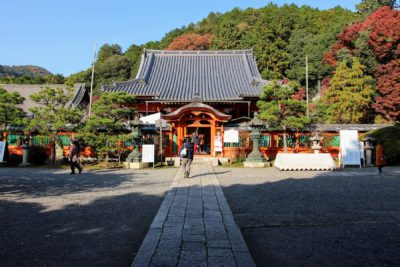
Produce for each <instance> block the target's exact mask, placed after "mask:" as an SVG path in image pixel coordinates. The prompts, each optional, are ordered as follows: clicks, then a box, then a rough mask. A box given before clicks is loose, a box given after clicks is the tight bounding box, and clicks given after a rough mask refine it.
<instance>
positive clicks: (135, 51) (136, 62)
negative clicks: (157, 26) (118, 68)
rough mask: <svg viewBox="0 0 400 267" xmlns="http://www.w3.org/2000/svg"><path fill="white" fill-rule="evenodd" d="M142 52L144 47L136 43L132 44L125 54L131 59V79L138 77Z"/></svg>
mask: <svg viewBox="0 0 400 267" xmlns="http://www.w3.org/2000/svg"><path fill="white" fill-rule="evenodd" d="M142 53H143V47H141V46H137V45H134V44H133V45H131V46H130V47H129V48H128V49H127V50H126V52H125V53H124V56H125V57H126V58H127V59H128V60H129V61H130V64H131V74H130V77H129V79H134V78H135V77H136V74H137V72H138V70H139V66H140V60H141V55H142Z"/></svg>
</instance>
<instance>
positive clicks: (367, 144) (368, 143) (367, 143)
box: [362, 136, 375, 167]
mask: <svg viewBox="0 0 400 267" xmlns="http://www.w3.org/2000/svg"><path fill="white" fill-rule="evenodd" d="M362 141H363V142H364V150H365V166H367V167H371V166H374V165H373V164H372V150H373V149H374V141H375V138H373V137H372V136H366V137H364V138H363V139H362Z"/></svg>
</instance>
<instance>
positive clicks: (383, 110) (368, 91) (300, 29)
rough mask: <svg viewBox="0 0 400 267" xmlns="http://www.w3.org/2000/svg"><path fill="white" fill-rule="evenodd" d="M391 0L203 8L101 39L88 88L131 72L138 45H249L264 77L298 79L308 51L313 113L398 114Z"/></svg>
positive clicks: (348, 116) (334, 117)
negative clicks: (124, 42) (169, 26)
mask: <svg viewBox="0 0 400 267" xmlns="http://www.w3.org/2000/svg"><path fill="white" fill-rule="evenodd" d="M396 3H397V2H396V1H393V0H364V1H361V3H360V4H359V5H357V10H358V12H352V11H350V10H346V9H343V8H341V7H336V8H333V9H329V10H319V9H316V8H311V7H308V6H301V7H299V6H296V5H294V4H292V5H283V6H277V5H275V4H272V3H270V4H268V5H266V6H265V7H263V8H259V9H254V8H248V9H245V10H242V9H238V8H235V9H233V10H231V11H229V12H226V13H224V14H220V13H210V14H209V15H208V16H207V17H206V18H204V19H203V20H201V21H199V22H197V23H192V24H189V25H187V26H184V27H182V28H177V29H174V30H172V31H170V32H168V33H167V34H166V35H165V36H164V37H163V38H162V39H161V40H160V41H152V42H148V43H146V44H142V45H136V44H132V45H131V46H130V47H129V48H128V49H127V50H126V51H122V48H121V47H120V46H119V45H118V44H111V45H110V44H105V45H103V46H102V47H101V48H100V50H99V53H98V57H97V60H96V62H95V68H96V71H95V88H96V92H95V94H96V93H97V90H98V89H99V88H100V86H101V85H104V84H112V83H113V82H117V81H125V80H129V79H134V78H135V76H136V73H137V70H138V68H139V63H140V56H141V54H142V52H143V49H144V48H146V49H170V50H181V49H182V50H207V49H211V50H218V49H249V48H251V49H253V53H254V55H255V57H256V60H257V64H258V67H259V70H260V73H261V76H262V77H263V78H264V79H269V80H273V79H284V78H288V79H289V80H292V81H297V82H299V83H300V84H301V85H303V86H304V85H305V58H306V56H308V64H309V65H308V69H309V88H310V94H311V96H314V95H316V93H317V88H319V87H318V85H319V84H320V83H319V82H321V84H322V95H324V94H325V95H326V96H325V97H322V99H321V100H320V101H318V102H315V103H314V106H313V108H314V109H313V116H314V117H315V118H317V120H320V121H323V122H326V121H329V122H332V123H363V122H374V121H376V122H389V121H390V122H393V121H398V120H399V117H400V111H399V110H400V106H399V103H400V81H399V80H398V78H396V77H399V76H400V74H399V70H400V63H399V62H400V43H399V40H400V37H399V36H400V15H399V13H400V11H398V10H396V9H395V7H396ZM340 75H341V76H340ZM90 77H91V68H89V66H88V69H87V70H85V71H81V72H78V73H76V74H73V75H71V76H70V77H68V78H67V82H70V83H77V82H86V83H89V82H90ZM331 88H332V91H331V92H330V93H328V92H329V91H330V90H331ZM348 95H352V96H353V97H352V98H351V99H349V98H348V97H347V96H348ZM333 104H335V105H333ZM353 107H357V108H353ZM342 113H343V114H342ZM338 114H341V115H338Z"/></svg>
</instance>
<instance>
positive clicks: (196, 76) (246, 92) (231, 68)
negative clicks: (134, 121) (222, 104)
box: [102, 50, 268, 102]
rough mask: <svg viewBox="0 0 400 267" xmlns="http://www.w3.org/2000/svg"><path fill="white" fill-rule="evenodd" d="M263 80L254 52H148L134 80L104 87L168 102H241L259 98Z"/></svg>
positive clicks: (106, 89) (143, 57)
mask: <svg viewBox="0 0 400 267" xmlns="http://www.w3.org/2000/svg"><path fill="white" fill-rule="evenodd" d="M266 83H268V81H265V80H263V79H261V76H260V73H259V72H258V69H257V65H256V61H255V59H254V57H253V53H252V51H251V50H232V51H212V50H208V51H161V50H145V51H144V54H143V55H142V61H141V63H140V68H139V71H138V74H137V76H136V79H135V80H132V81H126V82H119V83H116V84H115V85H111V86H103V88H102V89H103V90H104V91H112V92H114V91H124V92H127V93H130V94H133V95H136V96H142V97H145V96H147V97H152V98H153V99H157V100H165V101H174V100H175V101H188V102H189V101H191V100H192V99H194V98H195V97H196V96H198V97H199V98H200V99H201V100H202V101H204V102H206V101H224V100H241V99H243V98H244V97H258V96H259V94H260V89H261V87H262V86H263V85H265V84H266Z"/></svg>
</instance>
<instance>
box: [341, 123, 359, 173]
mask: <svg viewBox="0 0 400 267" xmlns="http://www.w3.org/2000/svg"><path fill="white" fill-rule="evenodd" d="M340 152H341V157H342V165H343V167H344V166H346V165H359V166H361V160H360V159H361V155H360V143H359V141H358V132H357V130H341V131H340Z"/></svg>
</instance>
